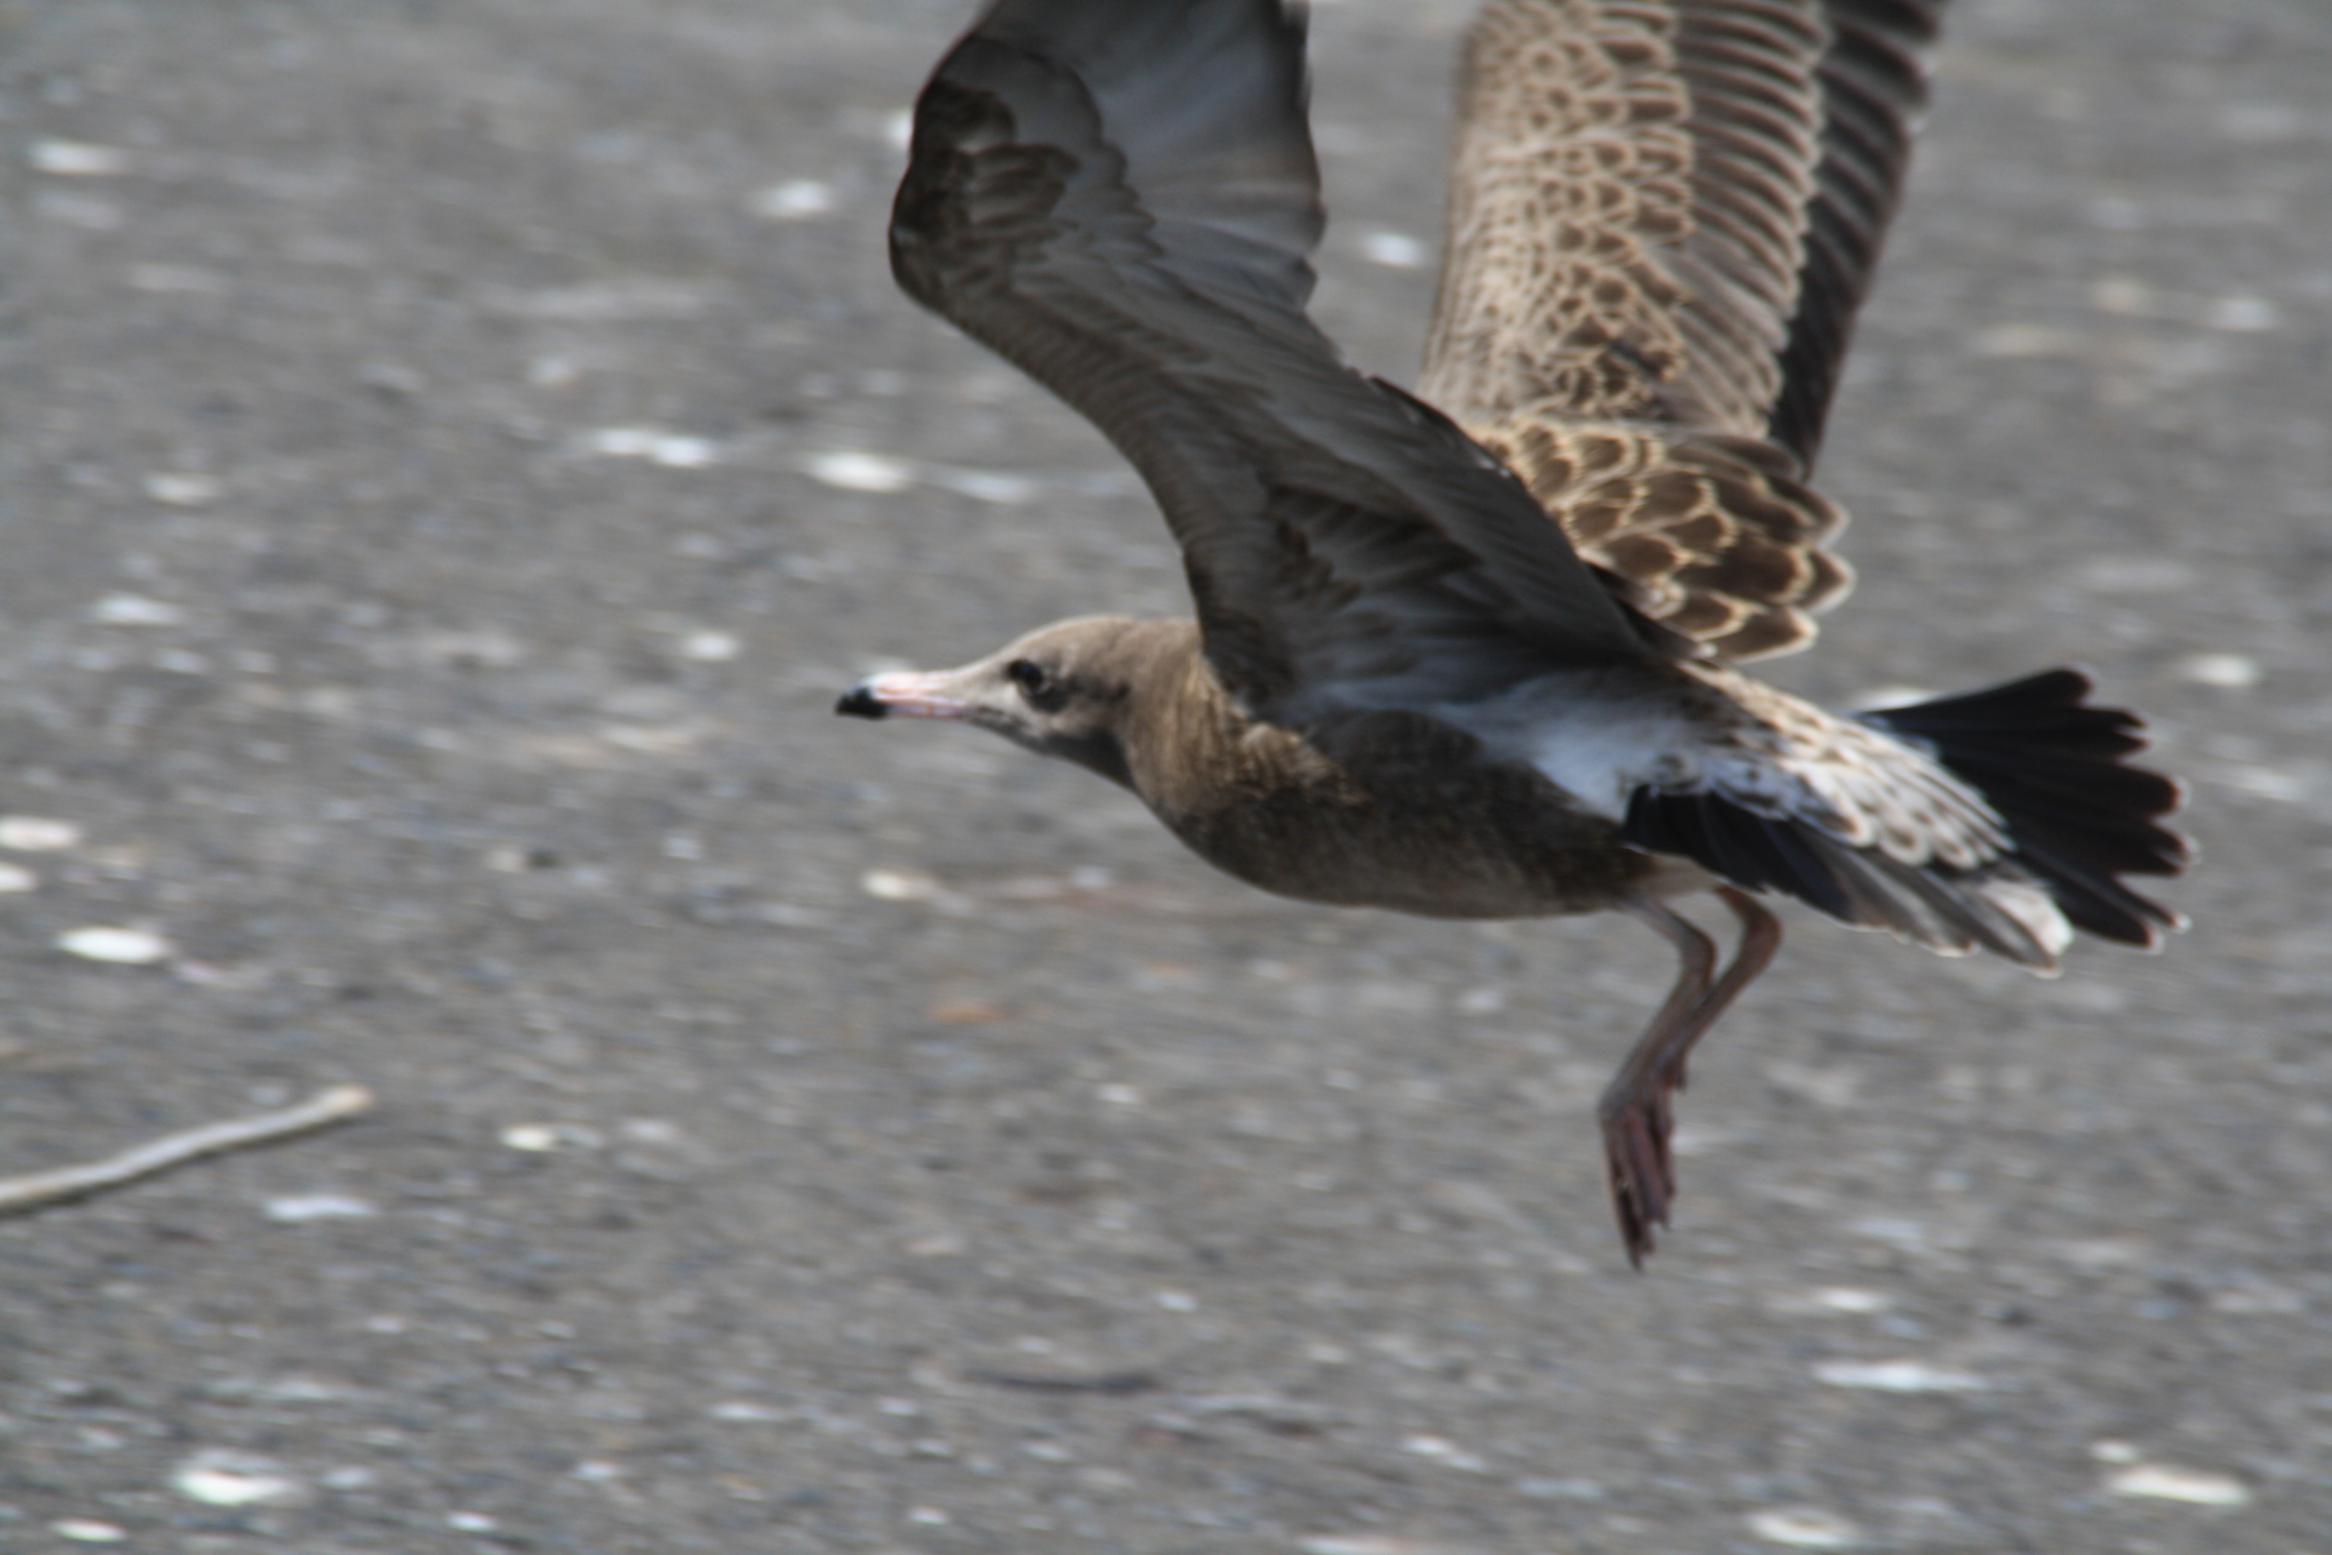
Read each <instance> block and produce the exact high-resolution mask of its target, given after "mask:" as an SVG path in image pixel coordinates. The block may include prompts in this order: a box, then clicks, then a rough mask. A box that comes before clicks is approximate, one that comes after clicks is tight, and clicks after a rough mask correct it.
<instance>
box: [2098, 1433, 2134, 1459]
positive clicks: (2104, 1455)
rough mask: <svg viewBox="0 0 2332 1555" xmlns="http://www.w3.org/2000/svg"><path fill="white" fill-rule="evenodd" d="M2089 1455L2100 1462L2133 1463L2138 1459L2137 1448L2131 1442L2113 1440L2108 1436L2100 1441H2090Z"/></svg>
mask: <svg viewBox="0 0 2332 1555" xmlns="http://www.w3.org/2000/svg"><path fill="white" fill-rule="evenodd" d="M2089 1456H2090V1457H2092V1458H2095V1459H2096V1460H2097V1461H2098V1462H2100V1463H2135V1462H2137V1461H2138V1449H2137V1448H2136V1446H2135V1445H2133V1444H2132V1443H2129V1442H2121V1441H2114V1440H2112V1439H2111V1438H2108V1439H2106V1440H2104V1441H2100V1442H2091V1443H2090V1444H2089Z"/></svg>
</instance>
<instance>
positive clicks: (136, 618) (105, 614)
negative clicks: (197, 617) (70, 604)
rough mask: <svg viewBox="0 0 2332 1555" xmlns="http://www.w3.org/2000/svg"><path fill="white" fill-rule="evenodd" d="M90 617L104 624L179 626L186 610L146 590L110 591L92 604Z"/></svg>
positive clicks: (101, 624)
mask: <svg viewBox="0 0 2332 1555" xmlns="http://www.w3.org/2000/svg"><path fill="white" fill-rule="evenodd" d="M89 619H90V620H92V621H95V622H96V623H98V624H99V625H100V626H176V625H178V624H179V623H180V622H181V621H184V620H185V619H186V612H185V611H183V610H181V609H179V608H178V607H177V606H176V605H173V604H171V603H170V602H169V601H167V600H161V599H148V598H147V597H146V596H145V595H143V594H108V595H106V596H105V597H104V598H103V599H101V600H99V601H98V602H97V603H96V604H94V605H91V606H90V607H89Z"/></svg>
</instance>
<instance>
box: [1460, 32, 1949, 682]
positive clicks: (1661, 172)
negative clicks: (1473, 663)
mask: <svg viewBox="0 0 2332 1555" xmlns="http://www.w3.org/2000/svg"><path fill="white" fill-rule="evenodd" d="M1942 8H1943V0H1824V3H1821V4H1810V3H1809V4H1803V5H1786V4H1773V3H1768V0H1672V3H1667V4H1646V3H1641V0H1491V3H1490V4H1488V5H1486V6H1485V7H1484V8H1483V11H1482V14H1481V16H1480V17H1479V18H1478V20H1477V21H1476V22H1475V24H1474V27H1473V30H1472V33H1471V34H1470V36H1469V38H1468V42H1467V48H1466V54H1465V69H1464V72H1463V77H1462V81H1461V85H1460V91H1459V132H1458V137H1457V145H1456V150H1455V154H1454V156H1453V157H1452V160H1451V172H1450V197H1449V248H1448V256H1447V258H1446V260H1445V262H1444V268H1443V272H1442V280H1441V288H1440V294H1439V297H1438V299H1437V302H1436V306H1435V309H1434V320H1433V332H1432V336H1431V339H1430V342H1429V344H1428V346H1427V350H1426V367H1425V374H1424V378H1423V380H1422V382H1421V383H1420V385H1419V389H1420V392H1421V393H1422V394H1423V395H1424V397H1425V398H1427V399H1428V400H1431V401H1432V402H1433V403H1434V404H1436V405H1439V406H1440V407H1441V408H1442V409H1444V410H1446V411H1448V412H1449V413H1450V414H1452V415H1453V416H1455V417H1456V418H1457V419H1458V420H1459V421H1460V422H1461V423H1462V424H1463V425H1464V426H1465V427H1466V428H1467V429H1468V430H1469V431H1470V432H1471V433H1472V434H1473V435H1474V436H1475V438H1476V439H1477V440H1479V441H1480V442H1481V443H1482V444H1483V445H1484V446H1486V447H1489V448H1491V449H1493V450H1495V451H1497V452H1498V453H1499V454H1500V455H1501V456H1502V457H1504V458H1505V459H1506V460H1507V462H1508V463H1509V464H1510V465H1512V466H1513V467H1514V469H1515V470H1516V471H1517V473H1519V474H1521V475H1522V477H1523V478H1524V479H1525V480H1526V481H1528V482H1529V484H1530V487H1531V491H1532V494H1533V495H1534V496H1536V497H1537V498H1538V499H1539V501H1540V503H1541V504H1542V505H1543V506H1544V507H1545V508H1546V509H1547V511H1548V512H1549V513H1551V514H1553V515H1554V516H1555V517H1556V518H1557V520H1558V521H1559V522H1561V523H1562V525H1563V528H1564V531H1565V532H1566V534H1568V535H1569V537H1570V539H1571V542H1572V544H1573V545H1575V546H1577V547H1579V549H1580V551H1581V553H1582V554H1583V555H1585V556H1586V557H1587V558H1588V559H1589V560H1590V561H1593V562H1596V563H1598V564H1600V565H1603V566H1607V567H1610V568H1611V569H1612V570H1613V571H1615V572H1617V573H1619V574H1620V575H1621V576H1623V577H1626V578H1629V579H1631V580H1633V581H1634V582H1636V583H1637V584H1638V585H1639V586H1640V587H1641V588H1642V589H1643V591H1644V593H1645V594H1646V595H1647V596H1648V597H1646V598H1643V599H1641V600H1639V601H1638V602H1639V603H1640V605H1641V607H1642V608H1643V609H1644V610H1645V611H1646V613H1648V614H1650V615H1652V616H1653V617H1654V618H1655V619H1657V620H1659V621H1660V622H1661V624H1662V625H1664V626H1667V627H1669V628H1670V629H1672V630H1675V631H1678V632H1681V633H1682V634H1684V635H1685V636H1687V637H1689V638H1691V639H1692V640H1694V641H1696V642H1699V643H1702V644H1705V645H1707V646H1708V647H1709V648H1711V649H1713V650H1714V651H1716V652H1718V653H1721V654H1723V655H1724V656H1725V657H1727V658H1731V659H1736V660H1741V659H1749V658H1755V657H1760V656H1763V655H1767V654H1773V653H1781V652H1786V651H1789V650H1791V649H1795V648H1800V647H1803V646H1804V645H1805V644H1806V643H1807V642H1809V641H1811V640H1812V637H1813V633H1814V627H1813V623H1812V621H1811V619H1810V617H1811V616H1812V615H1813V614H1814V613H1815V612H1817V611H1819V610H1821V609H1823V608H1825V607H1827V606H1829V605H1831V604H1834V603H1836V602H1837V600H1838V599H1839V598H1841V597H1842V596H1843V595H1844V593H1845V590H1846V586H1847V581H1848V574H1847V572H1846V569H1845V566H1844V564H1843V563H1841V562H1839V561H1838V560H1837V559H1836V558H1835V557H1833V556H1831V555H1830V554H1829V553H1828V552H1827V551H1826V550H1825V549H1824V547H1825V546H1826V545H1827V544H1828V543H1829V541H1830V540H1831V539H1832V538H1833V536H1834V535H1835V534H1836V532H1837V530H1838V527H1839V524H1840V522H1841V516H1840V514H1839V512H1838V510H1837V509H1836V508H1835V507H1834V506H1832V505H1831V504H1830V503H1828V502H1826V501H1824V500H1823V499H1822V498H1821V497H1819V496H1817V495H1816V494H1815V493H1813V492H1812V491H1810V490H1808V489H1807V488H1806V487H1805V486H1804V485H1803V484H1802V481H1803V477H1804V476H1805V475H1806V474H1807V473H1808V472H1809V471H1810V469H1811V467H1812V464H1813V457H1814V452H1815V449H1816V447H1817V445H1818V444H1819V441H1820V437H1821V429H1822V423H1823V420H1824V417H1825V416H1826V414H1827V412H1828V408H1829V398H1830V391H1831V388H1832V386H1833V384H1834V383H1835V381H1836V377H1837V367H1838V362H1839V359H1840V357H1841V356H1842V355H1843V353H1844V351H1845V347H1846V341H1847V337H1848V335H1849V333H1850V331H1851V329H1852V325H1853V318H1854V312H1855V309H1856V307H1857V306H1858V305H1859V303H1860V302H1861V299H1862V293H1863V290H1864V288H1865V286H1866V285H1867V283H1868V278H1869V274H1870V270H1871V266H1872V265H1873V263H1874V262H1875V261H1876V258H1877V254H1878V248H1879V244H1880V240H1881V238H1882V236H1883V234H1884V231H1885V227H1886V222H1887V219H1888V217H1889V216H1890V215H1891V214H1892V212H1893V209H1894V205H1895V199H1896V191H1897V188H1898V186H1899V183H1900V179H1901V174H1902V169H1903V164H1904V161H1905V157H1906V155H1907V152H1908V149H1909V143H1910V128H1909V126H1910V120H1911V117H1912V116H1913V115H1914V114H1915V113H1916V112H1917V110H1918V108H1919V107H1920V105H1921V104H1922V103H1923V102H1924V100H1925V95H1926V93H1925V83H1924V79H1923V76H1922V72H1921V66H1920V55H1921V51H1922V50H1923V48H1924V47H1925V45H1926V44H1927V43H1929V42H1930V41H1932V39H1933V37H1934V33H1935V23H1936V17H1937V15H1938V13H1939V12H1940V11H1941V10H1942ZM1711 434H1718V436H1715V437H1712V436H1711ZM1712 443H1714V444H1715V445H1716V446H1715V447H1714V448H1712V446H1711V445H1712ZM1615 448H1624V449H1626V451H1627V453H1626V459H1625V463H1626V465H1627V467H1628V471H1629V473H1628V476H1627V478H1625V479H1623V480H1609V479H1605V478H1603V477H1602V476H1601V474H1600V471H1601V469H1602V467H1603V466H1605V465H1607V464H1608V463H1609V462H1610V459H1611V455H1612V450H1614V449H1615ZM1712 462H1714V463H1717V464H1719V465H1720V466H1723V465H1734V466H1735V467H1736V468H1735V469H1733V470H1722V469H1720V470H1719V471H1711V470H1710V469H1709V468H1708V466H1709V465H1710V464H1711V463H1712ZM1744 463H1745V464H1746V465H1747V466H1748V467H1749V468H1748V469H1747V470H1741V469H1739V468H1738V466H1739V465H1741V464H1744ZM1712 481H1714V482H1715V483H1717V485H1718V486H1719V488H1720V489H1719V490H1718V491H1716V492H1714V493H1711V492H1710V491H1709V490H1708V486H1709V484H1710V483H1711V482H1712Z"/></svg>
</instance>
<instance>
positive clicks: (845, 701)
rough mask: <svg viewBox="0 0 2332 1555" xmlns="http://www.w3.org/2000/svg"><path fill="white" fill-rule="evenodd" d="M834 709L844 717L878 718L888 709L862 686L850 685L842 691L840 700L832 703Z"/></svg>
mask: <svg viewBox="0 0 2332 1555" xmlns="http://www.w3.org/2000/svg"><path fill="white" fill-rule="evenodd" d="M834 711H836V712H837V713H840V714H841V715H842V716H843V717H845V718H880V717H882V716H883V715H884V714H886V713H888V712H889V711H890V709H889V708H887V707H885V706H883V704H882V701H881V700H880V699H879V698H878V697H876V696H875V694H874V693H873V692H872V691H869V690H868V689H867V688H866V687H864V686H852V687H851V688H850V689H849V690H848V691H845V692H843V693H842V700H841V701H839V702H836V703H835V704H834Z"/></svg>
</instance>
